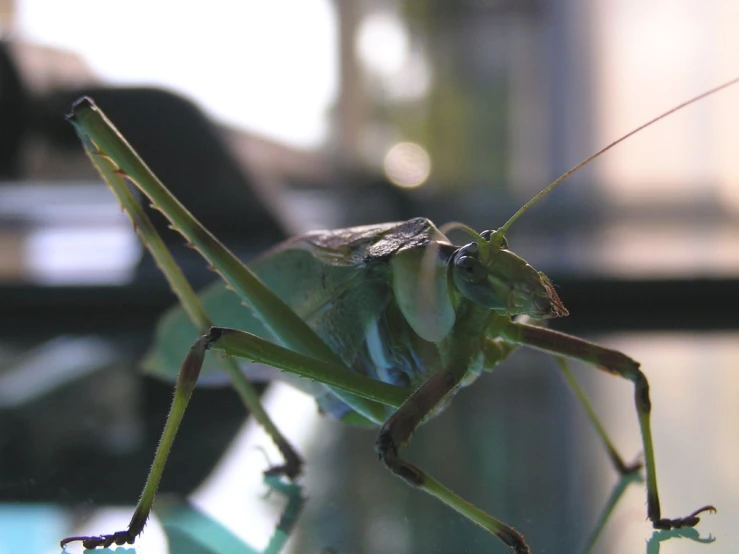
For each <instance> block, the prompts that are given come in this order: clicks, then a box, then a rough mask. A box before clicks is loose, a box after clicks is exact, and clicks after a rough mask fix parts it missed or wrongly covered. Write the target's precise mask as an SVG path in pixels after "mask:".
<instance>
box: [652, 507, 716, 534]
mask: <svg viewBox="0 0 739 554" xmlns="http://www.w3.org/2000/svg"><path fill="white" fill-rule="evenodd" d="M716 511H717V510H716V508H714V507H713V506H703V507H702V508H699V509H697V510H696V511H694V512H693V513H692V514H690V515H687V516H685V517H680V518H677V519H667V518H662V519H658V520H657V521H655V522H654V523H653V525H654V528H655V529H663V530H670V529H681V528H683V527H695V526H696V525H698V522H699V521H700V520H701V518H699V517H698V514H702V513H703V512H709V513H712V514H715V513H716Z"/></svg>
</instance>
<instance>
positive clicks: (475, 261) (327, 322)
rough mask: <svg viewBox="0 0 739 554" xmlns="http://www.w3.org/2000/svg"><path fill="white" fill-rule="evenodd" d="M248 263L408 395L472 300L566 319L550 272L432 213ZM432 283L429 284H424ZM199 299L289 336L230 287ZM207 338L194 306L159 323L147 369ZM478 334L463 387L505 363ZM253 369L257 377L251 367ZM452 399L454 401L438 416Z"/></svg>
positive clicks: (174, 360)
mask: <svg viewBox="0 0 739 554" xmlns="http://www.w3.org/2000/svg"><path fill="white" fill-rule="evenodd" d="M483 236H486V235H485V233H483ZM503 246H505V245H503ZM429 249H432V250H433V252H434V253H435V256H434V262H435V263H434V264H433V267H432V268H425V267H423V261H424V259H425V255H426V254H427V252H428V251H429ZM249 268H250V269H251V270H252V271H253V272H254V274H255V275H256V276H257V277H259V278H260V279H261V280H262V282H263V283H264V284H265V285H267V286H268V287H269V288H270V289H271V290H272V291H273V292H274V293H275V294H276V295H277V296H278V297H280V298H281V299H282V300H283V301H284V302H285V303H286V304H287V305H289V306H290V307H291V308H292V309H293V310H294V311H295V312H296V313H297V314H298V315H299V316H300V317H301V318H302V319H303V320H304V321H306V322H307V323H308V324H309V325H310V327H311V328H313V330H314V331H315V332H316V333H317V334H318V336H319V337H320V338H321V339H322V340H323V341H325V342H326V344H328V345H329V346H330V347H331V349H332V350H333V351H334V352H335V353H336V354H337V355H338V356H339V358H340V359H341V361H342V362H343V363H344V364H345V365H346V366H347V367H348V368H350V369H351V370H352V371H355V372H358V373H360V374H362V375H365V376H367V377H369V378H372V379H376V380H379V381H383V382H386V383H389V384H392V385H396V386H399V387H403V388H405V389H409V390H415V389H416V388H418V387H419V386H420V385H421V384H422V383H423V382H424V381H425V380H426V379H427V378H428V375H429V374H430V373H432V372H435V371H439V370H440V369H441V368H442V367H443V366H444V357H445V356H446V355H447V354H446V352H445V348H446V347H447V345H446V342H447V339H448V338H449V336H450V334H451V332H452V328H453V327H454V324H455V321H456V314H457V312H458V311H460V310H462V309H463V305H467V308H466V309H469V306H470V305H471V304H474V305H475V306H480V307H482V308H483V309H484V310H487V311H490V312H491V314H498V315H503V316H516V315H527V316H530V317H532V318H537V319H543V318H548V317H555V316H560V315H566V314H567V312H566V311H565V310H564V308H563V306H562V304H561V302H560V301H559V298H558V297H557V295H556V293H555V292H554V289H553V287H552V286H551V284H550V283H549V280H548V279H547V278H546V276H544V275H543V274H542V273H539V272H537V271H535V270H534V269H533V268H532V267H531V266H530V265H528V264H527V263H526V262H525V261H524V260H523V259H521V258H520V257H518V256H517V255H516V254H514V253H513V252H511V251H510V250H507V249H506V248H503V247H499V246H497V245H496V244H494V242H493V241H488V240H485V239H484V238H481V240H480V243H477V242H473V243H470V244H468V245H466V246H464V247H462V248H460V247H457V246H454V245H452V244H451V242H450V241H449V240H448V239H447V238H446V237H445V236H444V235H443V234H442V233H441V232H440V231H439V230H438V229H437V228H436V227H435V226H434V225H433V223H431V222H430V221H428V220H427V219H423V218H416V219H412V220H410V221H405V222H399V223H387V224H381V225H369V226H364V227H352V228H349V229H340V230H335V231H318V232H312V233H308V234H306V235H303V236H300V237H297V238H294V239H291V240H288V241H286V242H284V243H283V244H280V245H278V246H276V247H275V248H274V249H272V250H270V251H269V252H268V253H266V254H264V255H262V256H260V257H259V258H258V259H256V260H255V261H254V262H252V263H251V264H249ZM429 270H430V273H429ZM429 280H431V283H432V286H431V288H429V287H426V286H425V284H426V283H427V282H428V281H429ZM427 289H428V293H427ZM429 296H433V297H434V298H429ZM201 300H202V302H203V306H204V308H205V310H206V311H207V312H208V313H211V314H213V317H214V318H215V319H216V320H217V321H218V322H219V324H221V325H223V326H224V327H234V328H238V329H241V330H244V331H249V332H251V333H254V334H256V335H259V336H261V337H263V338H267V339H269V340H273V341H278V342H279V337H276V336H274V335H272V333H270V332H269V330H268V327H267V326H266V325H264V324H263V323H262V321H261V320H260V319H259V318H258V317H257V316H256V315H254V314H253V313H252V312H251V311H250V310H249V309H248V308H247V307H245V306H243V305H242V304H241V302H240V301H239V299H238V296H236V295H235V294H234V293H233V292H232V291H229V290H228V289H227V288H226V287H225V286H224V285H223V284H222V283H216V284H214V285H213V286H211V287H209V289H208V290H206V291H205V292H204V293H203V294H201ZM429 304H431V305H434V309H433V311H429V310H428V309H425V307H426V306H427V305H429ZM483 320H484V318H483ZM197 335H198V331H197V330H196V328H195V327H194V325H193V324H192V323H191V321H190V319H189V318H188V316H187V314H186V313H185V312H184V310H183V309H182V308H181V307H176V308H174V309H173V310H172V311H170V312H169V313H168V314H167V315H166V316H165V317H164V319H163V320H162V322H161V324H160V326H159V329H158V333H157V341H156V345H155V348H154V350H153V351H152V353H151V354H150V355H149V356H148V357H147V361H146V367H147V369H148V370H149V371H150V372H151V373H153V374H155V375H160V376H162V377H166V378H170V379H173V378H175V377H176V372H177V370H178V369H179V364H180V363H181V360H182V359H183V358H184V357H185V354H186V353H187V348H188V347H189V345H190V344H192V342H193V341H194V340H195V338H196V337H197ZM475 335H476V336H477V343H478V347H477V348H476V352H473V353H472V356H471V357H470V360H469V362H468V365H467V368H466V373H465V376H464V378H463V380H462V382H461V383H460V385H468V384H470V383H472V382H473V381H474V380H475V378H477V376H479V375H480V373H481V372H482V371H483V370H484V369H491V368H492V367H493V366H494V365H495V364H496V363H498V362H499V361H501V356H500V355H499V351H496V350H494V349H492V348H488V349H487V353H488V356H487V359H486V357H485V348H484V345H485V339H486V338H488V339H494V338H496V337H491V336H489V334H486V328H485V326H483V327H481V328H480V329H479V330H477V331H476V333H475ZM510 351H512V349H508V350H506V353H508V352H510ZM173 370H174V371H173ZM244 370H245V372H246V373H247V375H250V372H249V368H248V367H245V368H244ZM219 374H220V375H223V373H222V370H221V368H220V367H219V366H218V364H217V363H214V362H213V361H208V360H207V361H206V362H204V365H203V369H202V370H201V379H202V382H205V383H207V382H209V381H216V380H217V382H220V381H221V380H218V375H219ZM251 374H252V375H253V372H252V373H251ZM271 376H274V377H282V378H283V379H286V380H288V381H289V382H290V383H291V384H293V385H294V386H296V387H298V388H301V389H303V390H305V391H306V392H309V393H310V394H313V395H314V396H315V397H316V400H317V402H318V405H319V407H320V409H321V411H322V412H324V413H326V414H329V415H331V416H333V417H336V418H338V419H341V420H344V421H349V422H353V423H368V424H381V423H383V422H384V421H385V420H386V419H387V418H388V417H389V416H390V415H391V414H392V412H393V411H394V409H393V408H392V407H390V406H386V413H385V414H384V417H383V419H382V420H381V421H366V420H365V419H364V418H363V417H361V416H360V415H359V414H357V413H356V412H355V411H354V409H353V407H352V406H351V405H348V404H347V403H346V402H344V401H343V400H341V399H340V398H338V397H336V396H335V395H334V394H332V393H331V389H330V388H329V387H325V386H323V385H321V384H319V383H313V382H310V381H306V380H305V379H300V378H295V377H294V376H291V375H290V374H289V373H284V372H282V373H281V374H271ZM223 377H224V378H225V376H223ZM455 390H456V389H455ZM451 397H452V395H451V394H450V395H449V396H448V397H447V398H445V399H444V403H443V404H441V405H440V406H439V407H437V409H435V411H434V415H435V414H437V413H439V412H440V411H441V410H440V408H441V407H442V406H446V405H447V404H448V402H449V400H450V399H451Z"/></svg>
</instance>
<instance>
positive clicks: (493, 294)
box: [450, 235, 569, 319]
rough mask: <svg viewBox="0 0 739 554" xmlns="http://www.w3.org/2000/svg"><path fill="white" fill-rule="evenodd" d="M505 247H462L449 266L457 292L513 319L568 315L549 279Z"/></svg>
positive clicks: (486, 244)
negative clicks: (522, 316)
mask: <svg viewBox="0 0 739 554" xmlns="http://www.w3.org/2000/svg"><path fill="white" fill-rule="evenodd" d="M481 237H482V238H483V239H484V240H487V237H486V236H485V235H481ZM505 246H507V244H506V245H505ZM505 246H499V245H497V244H493V243H492V242H488V243H477V242H471V243H469V244H466V245H464V246H462V247H461V248H459V249H458V250H457V251H456V252H455V254H454V256H453V257H452V260H451V267H450V271H451V273H452V278H453V281H454V284H455V286H456V288H457V290H458V291H459V292H460V293H461V294H462V295H463V296H465V297H466V298H467V299H468V300H470V301H472V302H474V303H475V304H477V305H478V306H480V307H483V308H487V309H490V310H493V311H496V312H499V313H505V314H508V315H510V316H515V315H528V316H530V317H533V318H535V319H550V318H554V317H563V316H566V315H568V313H569V312H568V311H567V309H566V308H565V307H564V305H563V304H562V301H561V300H560V299H559V296H558V295H557V292H556V291H555V290H554V286H553V285H552V283H551V281H550V280H549V278H548V277H547V276H546V275H544V274H543V273H542V272H540V271H536V270H535V269H534V268H533V267H531V266H530V265H529V264H528V263H526V261H525V260H524V259H523V258H521V257H519V256H517V255H516V254H514V253H513V252H511V251H510V250H508V249H507V248H505Z"/></svg>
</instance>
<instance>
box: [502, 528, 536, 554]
mask: <svg viewBox="0 0 739 554" xmlns="http://www.w3.org/2000/svg"><path fill="white" fill-rule="evenodd" d="M495 535H496V536H497V537H498V538H499V539H500V540H502V541H503V542H504V543H506V544H507V545H508V546H510V547H512V548H513V549H514V550H515V551H516V554H531V549H530V548H529V545H527V544H526V541H525V540H524V538H523V535H522V534H521V533H519V532H518V531H516V530H515V529H514V528H513V527H504V528H503V529H501V530H500V531H498V532H497V533H495Z"/></svg>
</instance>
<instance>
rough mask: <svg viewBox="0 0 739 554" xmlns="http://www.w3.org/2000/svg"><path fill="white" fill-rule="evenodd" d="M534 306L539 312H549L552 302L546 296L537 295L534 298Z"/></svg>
mask: <svg viewBox="0 0 739 554" xmlns="http://www.w3.org/2000/svg"><path fill="white" fill-rule="evenodd" d="M534 307H535V308H536V309H537V310H539V312H540V313H543V314H546V313H549V312H550V311H551V309H552V303H551V301H550V300H549V299H548V298H544V297H543V296H538V297H537V298H535V299H534Z"/></svg>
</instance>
